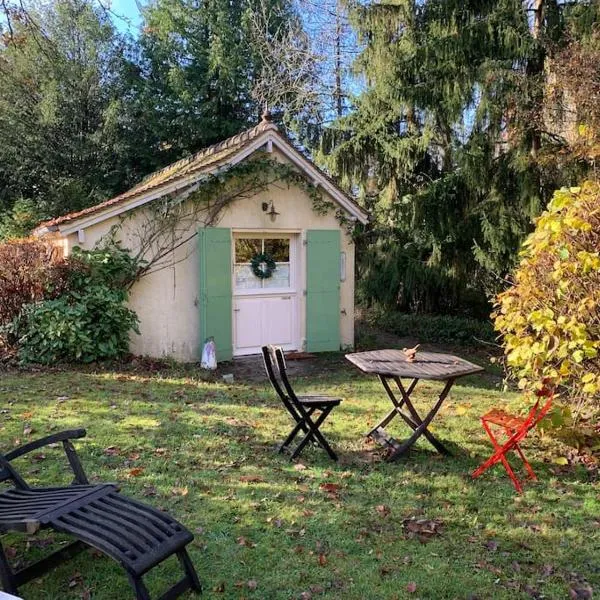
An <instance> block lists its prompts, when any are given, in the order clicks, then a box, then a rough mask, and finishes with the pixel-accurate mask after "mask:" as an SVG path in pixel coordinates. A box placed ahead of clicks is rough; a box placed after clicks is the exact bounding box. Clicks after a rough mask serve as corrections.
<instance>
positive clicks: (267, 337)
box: [261, 296, 294, 347]
mask: <svg viewBox="0 0 600 600" xmlns="http://www.w3.org/2000/svg"><path fill="white" fill-rule="evenodd" d="M263 301H264V304H263V326H262V331H263V339H262V343H261V346H264V345H265V344H275V345H276V346H284V347H289V346H290V344H293V343H294V319H293V317H294V302H292V298H291V296H288V297H287V298H285V297H283V298H282V297H280V298H263Z"/></svg>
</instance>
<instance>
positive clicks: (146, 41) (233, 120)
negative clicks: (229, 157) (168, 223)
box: [131, 0, 295, 165]
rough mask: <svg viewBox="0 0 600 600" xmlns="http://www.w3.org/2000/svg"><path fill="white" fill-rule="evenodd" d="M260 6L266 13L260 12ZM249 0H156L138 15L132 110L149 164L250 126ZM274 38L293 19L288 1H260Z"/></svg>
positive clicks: (254, 112)
mask: <svg viewBox="0 0 600 600" xmlns="http://www.w3.org/2000/svg"><path fill="white" fill-rule="evenodd" d="M265 3H266V6H265ZM258 7H259V2H258V1H256V2H253V1H252V0H205V1H198V0H157V1H156V2H155V3H154V4H151V5H150V6H149V7H148V8H147V9H146V11H145V24H144V30H143V35H142V37H141V39H140V46H141V51H140V60H139V64H140V71H139V77H138V79H137V83H136V84H135V85H134V89H135V93H134V95H133V97H132V102H131V107H132V108H131V110H132V112H133V113H134V114H135V115H136V120H137V121H138V122H143V123H145V125H146V127H145V128H143V129H142V131H140V132H139V134H140V135H143V136H144V146H145V147H146V148H150V149H151V154H152V157H153V159H154V161H155V163H156V164H157V165H158V164H165V163H166V162H168V161H169V160H171V159H173V158H177V157H180V156H182V155H184V154H186V153H189V152H192V151H195V150H197V149H199V148H202V147H204V146H206V145H209V144H212V143H214V142H218V141H220V140H222V139H224V138H226V137H228V136H231V135H234V134H236V133H238V132H239V131H241V130H243V129H245V128H248V127H250V126H252V125H254V124H256V122H257V119H258V117H259V116H260V114H261V112H262V110H263V108H264V107H263V106H259V105H258V103H257V102H256V100H255V98H254V97H253V94H252V91H253V87H254V85H255V82H256V79H257V77H258V76H259V73H260V71H261V66H262V65H261V56H260V55H259V53H258V52H257V51H256V48H254V47H253V38H252V26H251V15H252V12H253V11H254V10H257V9H258ZM261 8H262V9H264V10H267V12H269V13H270V14H272V15H273V19H272V20H270V22H269V23H270V27H272V28H273V30H274V33H275V31H276V30H279V28H282V27H283V28H285V27H286V22H287V21H288V20H289V21H290V22H291V20H293V19H294V18H295V16H294V14H293V11H292V8H291V5H290V4H289V3H288V2H287V0H261Z"/></svg>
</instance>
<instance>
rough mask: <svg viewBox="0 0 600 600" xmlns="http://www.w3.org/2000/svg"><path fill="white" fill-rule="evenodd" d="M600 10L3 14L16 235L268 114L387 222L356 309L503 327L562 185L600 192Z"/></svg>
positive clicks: (304, 0) (223, 6)
mask: <svg viewBox="0 0 600 600" xmlns="http://www.w3.org/2000/svg"><path fill="white" fill-rule="evenodd" d="M599 16H600V2H599V1H598V0H589V1H556V0H528V1H521V0H466V1H459V0H419V1H415V0H393V1H385V2H372V1H370V0H369V1H360V2H349V1H347V0H325V1H324V2H320V1H319V2H316V1H314V0H152V1H151V2H148V3H147V4H143V5H142V4H138V3H136V4H132V3H131V2H129V3H126V2H125V0H119V2H118V3H116V4H114V5H111V4H109V3H108V2H107V1H105V0H48V1H32V0H0V140H1V143H0V239H10V238H14V237H19V236H23V235H27V234H28V232H29V231H30V230H31V228H32V227H34V226H35V225H36V224H37V223H38V222H39V221H40V220H42V219H45V218H50V217H53V216H57V215H60V214H64V213H67V212H71V211H74V210H79V209H82V208H85V207H87V206H91V205H93V204H96V203H98V202H100V201H102V200H104V199H106V198H108V197H111V196H114V195H116V194H118V193H120V192H122V191H124V190H125V189H127V188H128V187H130V186H132V185H133V184H135V183H136V182H138V181H139V180H140V179H141V178H143V177H144V176H146V175H148V174H149V173H151V172H153V171H155V170H156V169H159V168H161V167H163V166H165V165H167V164H169V163H170V162H172V161H174V160H177V159H178V158H181V157H183V156H185V155H187V154H189V153H192V152H195V151H197V150H199V149H201V148H203V147H205V146H207V145H209V144H212V143H215V142H218V141H220V140H222V139H224V138H226V137H229V136H231V135H234V134H236V133H237V132H239V131H241V130H244V129H246V128H248V127H251V126H253V125H254V124H256V123H257V121H258V119H259V118H260V114H261V112H262V111H263V110H264V108H265V106H268V107H269V109H270V110H271V112H272V113H273V115H274V118H275V119H276V121H277V122H278V123H280V124H281V126H282V127H283V128H284V129H285V130H286V131H287V133H288V135H289V136H290V137H291V138H292V139H293V141H294V142H295V143H296V144H297V145H298V146H299V147H300V148H301V149H302V150H303V151H305V152H306V153H307V154H309V155H310V156H311V157H312V158H313V159H314V160H315V161H316V162H317V163H318V164H319V165H320V166H322V167H323V168H324V169H326V170H327V171H328V172H330V173H331V174H332V175H333V176H335V177H336V178H338V180H339V181H340V182H341V184H342V185H343V186H344V187H345V188H346V189H347V190H348V191H349V192H350V193H352V194H354V195H355V196H356V197H357V199H358V201H359V202H360V203H361V205H362V206H364V207H365V208H366V209H367V210H368V211H369V212H370V214H371V220H370V223H369V224H368V225H367V226H366V227H364V228H362V227H361V228H360V229H358V228H357V230H356V232H355V234H356V244H357V250H358V252H357V254H358V262H357V269H358V276H359V277H358V281H359V285H358V289H357V293H358V296H359V298H358V299H359V301H360V302H361V303H362V304H363V305H364V306H378V307H382V308H384V309H385V310H386V311H387V310H390V309H393V310H394V311H399V312H411V313H429V314H443V315H459V316H470V317H476V318H486V317H487V316H488V315H489V310H490V304H489V299H490V298H491V297H493V295H494V294H496V293H497V292H498V291H500V290H501V289H502V288H503V287H505V286H506V282H507V277H508V275H509V274H510V272H511V271H512V270H513V268H514V266H515V265H516V264H517V262H518V260H519V258H518V249H519V246H520V244H521V242H522V241H523V239H524V238H525V236H526V235H527V234H528V233H529V232H530V231H531V230H532V228H533V222H534V219H535V218H536V217H537V216H538V215H539V214H541V212H542V211H543V210H544V208H545V207H546V206H547V204H548V202H549V200H550V198H551V197H552V194H553V192H554V191H555V190H556V189H558V188H561V187H563V186H576V185H578V184H579V183H581V182H582V181H584V180H586V179H594V178H597V160H598V157H599V156H600V142H599V136H598V131H599V127H598V126H599V124H600V25H599Z"/></svg>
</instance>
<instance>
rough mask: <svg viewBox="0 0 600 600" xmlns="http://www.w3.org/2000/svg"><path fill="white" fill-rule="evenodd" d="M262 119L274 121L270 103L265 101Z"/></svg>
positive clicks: (267, 121)
mask: <svg viewBox="0 0 600 600" xmlns="http://www.w3.org/2000/svg"><path fill="white" fill-rule="evenodd" d="M261 121H262V122H263V123H272V122H273V114H272V113H271V111H270V110H269V105H268V104H267V103H265V108H264V110H263V112H262V115H261Z"/></svg>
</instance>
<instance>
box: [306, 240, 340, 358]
mask: <svg viewBox="0 0 600 600" xmlns="http://www.w3.org/2000/svg"><path fill="white" fill-rule="evenodd" d="M306 349H307V350H308V351H309V352H325V351H328V350H339V349H340V230H339V229H336V230H331V231H330V230H310V231H307V232H306Z"/></svg>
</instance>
